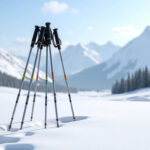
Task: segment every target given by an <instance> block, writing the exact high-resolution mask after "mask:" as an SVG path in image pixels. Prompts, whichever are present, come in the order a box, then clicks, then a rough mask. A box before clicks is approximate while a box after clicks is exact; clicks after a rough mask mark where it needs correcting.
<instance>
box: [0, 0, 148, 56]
mask: <svg viewBox="0 0 150 150" xmlns="http://www.w3.org/2000/svg"><path fill="white" fill-rule="evenodd" d="M45 22H51V27H52V28H58V31H59V35H60V38H61V40H62V42H63V47H65V46H67V45H69V44H76V43H81V44H88V43H89V42H97V43H98V44H100V45H102V44H104V43H106V42H108V41H111V42H113V43H114V44H117V45H121V46H123V45H125V44H126V43H127V42H128V41H129V40H131V39H133V38H134V37H136V36H138V35H139V34H140V33H141V32H142V31H143V30H144V29H145V28H146V26H149V25H150V0H0V48H4V49H6V50H8V51H10V52H11V53H13V54H15V55H22V56H24V55H26V54H27V53H28V51H29V50H28V49H29V47H30V41H31V38H32V34H33V31H34V26H35V25H39V26H42V25H44V24H45Z"/></svg>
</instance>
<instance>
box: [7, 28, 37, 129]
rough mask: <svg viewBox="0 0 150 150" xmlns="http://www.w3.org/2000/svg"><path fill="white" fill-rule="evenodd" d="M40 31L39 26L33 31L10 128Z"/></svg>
mask: <svg viewBox="0 0 150 150" xmlns="http://www.w3.org/2000/svg"><path fill="white" fill-rule="evenodd" d="M38 32H39V27H38V26H35V30H34V33H33V38H32V41H31V48H30V51H29V55H28V58H27V62H26V66H25V69H24V73H23V76H22V81H21V85H20V88H19V92H18V95H17V98H16V102H15V106H14V109H13V113H12V117H11V121H10V125H9V127H8V130H10V129H11V126H12V123H13V119H14V115H15V112H16V108H17V105H18V101H19V98H20V94H21V90H22V87H23V82H24V78H25V76H26V71H27V68H28V64H29V60H30V56H31V52H32V49H33V47H34V44H35V41H36V38H37V34H38Z"/></svg>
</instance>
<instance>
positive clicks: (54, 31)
mask: <svg viewBox="0 0 150 150" xmlns="http://www.w3.org/2000/svg"><path fill="white" fill-rule="evenodd" d="M53 34H54V37H55V41H56V44H55V45H56V47H57V48H58V51H59V56H60V60H61V65H62V69H63V73H64V79H65V83H66V87H67V91H68V97H69V102H70V106H71V111H72V116H73V120H75V115H74V109H73V105H72V100H71V95H70V90H69V86H68V82H67V76H66V73H65V67H64V63H63V59H62V55H61V40H60V38H59V36H58V29H54V30H53Z"/></svg>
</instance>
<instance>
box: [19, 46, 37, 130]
mask: <svg viewBox="0 0 150 150" xmlns="http://www.w3.org/2000/svg"><path fill="white" fill-rule="evenodd" d="M38 54H39V48H38V49H37V53H36V57H35V61H34V66H33V71H32V75H31V79H30V83H29V89H28V95H27V98H26V102H25V107H24V112H23V116H22V121H21V127H20V129H22V127H23V124H24V119H25V114H26V110H27V106H28V102H29V97H30V91H31V86H32V81H33V78H34V71H35V67H36V62H37V58H38Z"/></svg>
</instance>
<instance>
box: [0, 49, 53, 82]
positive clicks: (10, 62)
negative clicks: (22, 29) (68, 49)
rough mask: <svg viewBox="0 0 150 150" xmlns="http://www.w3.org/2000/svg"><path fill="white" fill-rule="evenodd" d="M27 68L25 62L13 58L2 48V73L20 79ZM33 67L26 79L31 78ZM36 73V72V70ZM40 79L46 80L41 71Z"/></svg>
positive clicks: (0, 59) (29, 67)
mask: <svg viewBox="0 0 150 150" xmlns="http://www.w3.org/2000/svg"><path fill="white" fill-rule="evenodd" d="M24 68H25V62H24V61H22V60H20V59H18V58H17V57H15V56H13V55H12V54H10V53H9V52H7V51H6V50H4V49H2V48H0V71H1V72H3V73H6V74H8V75H10V76H13V77H16V78H18V79H21V78H22V75H23V72H24ZM32 68H33V67H32V65H30V64H29V66H28V70H27V73H26V77H27V78H30V77H31V73H32ZM35 73H36V70H35ZM39 78H40V79H45V74H44V73H43V72H42V71H40V75H39ZM50 80H51V79H50Z"/></svg>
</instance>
